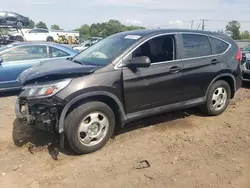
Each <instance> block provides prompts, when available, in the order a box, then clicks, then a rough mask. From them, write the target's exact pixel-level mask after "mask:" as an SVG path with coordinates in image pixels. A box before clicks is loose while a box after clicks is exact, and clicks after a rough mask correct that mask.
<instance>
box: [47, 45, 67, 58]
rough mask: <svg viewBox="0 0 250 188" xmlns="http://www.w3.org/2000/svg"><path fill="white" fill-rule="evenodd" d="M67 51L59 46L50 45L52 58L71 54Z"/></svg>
mask: <svg viewBox="0 0 250 188" xmlns="http://www.w3.org/2000/svg"><path fill="white" fill-rule="evenodd" d="M69 55H70V54H68V53H67V52H64V51H62V50H59V49H58V48H54V47H50V56H51V58H56V57H65V56H69Z"/></svg>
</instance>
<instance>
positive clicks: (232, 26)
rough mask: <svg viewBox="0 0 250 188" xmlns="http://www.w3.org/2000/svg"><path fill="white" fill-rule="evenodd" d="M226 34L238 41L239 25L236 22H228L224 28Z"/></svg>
mask: <svg viewBox="0 0 250 188" xmlns="http://www.w3.org/2000/svg"><path fill="white" fill-rule="evenodd" d="M226 32H227V33H228V34H229V35H230V36H231V37H232V38H233V39H235V40H237V39H240V37H241V36H240V23H239V22H238V21H236V20H233V21H231V22H229V23H228V24H227V26H226Z"/></svg>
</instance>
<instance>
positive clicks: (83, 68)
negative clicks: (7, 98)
mask: <svg viewBox="0 0 250 188" xmlns="http://www.w3.org/2000/svg"><path fill="white" fill-rule="evenodd" d="M97 68H98V67H97V66H90V65H81V64H78V63H75V62H72V61H70V60H67V59H57V60H47V61H44V62H41V63H39V64H37V65H35V66H33V67H31V68H29V69H27V70H25V71H23V72H22V73H21V74H20V75H19V77H18V81H19V82H20V83H21V84H22V85H25V84H26V83H27V82H30V81H32V80H37V79H40V78H48V79H53V77H60V76H61V77H71V76H73V75H81V74H82V75H83V74H90V73H92V72H94V71H95V70H96V69H97Z"/></svg>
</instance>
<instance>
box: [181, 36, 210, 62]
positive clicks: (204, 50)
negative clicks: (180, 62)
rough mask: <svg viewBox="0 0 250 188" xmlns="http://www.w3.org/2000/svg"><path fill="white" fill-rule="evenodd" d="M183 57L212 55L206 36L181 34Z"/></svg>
mask: <svg viewBox="0 0 250 188" xmlns="http://www.w3.org/2000/svg"><path fill="white" fill-rule="evenodd" d="M182 38H183V46H184V49H183V52H184V54H183V55H184V57H183V58H195V57H202V56H208V55H212V48H211V45H210V42H209V40H208V37H207V36H204V35H196V34H183V35H182Z"/></svg>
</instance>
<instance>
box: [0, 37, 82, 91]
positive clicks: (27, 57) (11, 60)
mask: <svg viewBox="0 0 250 188" xmlns="http://www.w3.org/2000/svg"><path fill="white" fill-rule="evenodd" d="M77 53H78V52H77V51H75V50H73V49H71V48H69V47H66V46H62V45H60V44H54V43H35V42H33V43H28V42H15V43H12V44H10V45H7V46H3V47H1V48H0V91H9V90H16V89H20V88H21V87H22V84H21V83H20V82H18V80H17V78H18V76H19V74H20V73H21V72H23V71H24V70H26V69H28V68H30V67H31V66H34V65H37V64H39V63H40V62H42V61H45V60H49V59H51V60H55V59H65V58H68V57H73V56H75V55H76V54H77ZM48 70H49V68H48Z"/></svg>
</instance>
